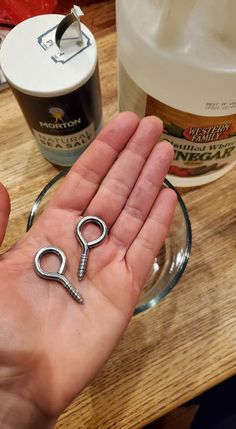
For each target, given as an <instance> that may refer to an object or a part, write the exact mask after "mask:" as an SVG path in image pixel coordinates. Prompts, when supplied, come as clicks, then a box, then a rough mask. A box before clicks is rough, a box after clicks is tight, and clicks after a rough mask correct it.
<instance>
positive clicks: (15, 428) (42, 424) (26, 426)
mask: <svg viewBox="0 0 236 429" xmlns="http://www.w3.org/2000/svg"><path fill="white" fill-rule="evenodd" d="M0 398H1V401H0V427H1V429H32V428H34V429H52V428H53V427H54V425H55V423H56V419H52V418H51V417H48V416H46V415H45V414H44V413H42V412H41V411H40V410H39V409H38V408H37V407H36V406H35V404H34V403H33V402H30V401H28V400H27V399H25V398H23V397H21V396H19V395H16V394H14V393H12V392H8V391H7V392H6V391H5V390H4V391H2V390H0Z"/></svg>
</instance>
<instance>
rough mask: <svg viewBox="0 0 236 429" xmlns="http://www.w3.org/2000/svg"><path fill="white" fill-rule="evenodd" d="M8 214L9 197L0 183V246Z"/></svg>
mask: <svg viewBox="0 0 236 429" xmlns="http://www.w3.org/2000/svg"><path fill="white" fill-rule="evenodd" d="M9 214H10V198H9V194H8V192H7V190H6V188H5V187H4V186H3V185H2V183H0V246H1V244H2V242H3V239H4V236H5V232H6V229H7V224H8V219H9Z"/></svg>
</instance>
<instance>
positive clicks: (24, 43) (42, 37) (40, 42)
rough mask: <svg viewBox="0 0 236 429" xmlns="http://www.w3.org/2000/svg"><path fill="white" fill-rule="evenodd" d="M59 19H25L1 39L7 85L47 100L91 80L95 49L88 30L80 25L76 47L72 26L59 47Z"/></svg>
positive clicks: (56, 17) (46, 17)
mask: <svg viewBox="0 0 236 429" xmlns="http://www.w3.org/2000/svg"><path fill="white" fill-rule="evenodd" d="M63 18H64V16H63V15H58V14H55V15H52V14H50V15H40V16H35V17H32V18H29V19H27V20H25V21H23V22H21V23H20V24H18V25H17V26H16V27H15V28H13V29H12V30H11V31H10V33H9V34H8V35H7V37H6V38H5V40H4V42H3V43H2V46H1V50H0V64H1V67H2V70H3V73H4V75H5V77H6V79H7V80H8V82H9V83H10V84H11V85H12V86H13V87H15V88H16V89H18V90H20V91H21V92H23V93H25V94H30V95H35V96H40V97H49V96H59V95H63V94H66V93H69V92H71V91H73V90H75V89H77V88H79V87H80V86H82V85H83V84H84V83H85V82H87V80H88V79H89V78H90V77H91V76H92V74H93V72H94V70H95V68H96V64H97V48H96V42H95V39H94V37H93V35H92V33H91V32H90V30H89V29H88V28H87V27H86V26H85V25H84V24H81V29H82V35H83V42H82V44H79V43H78V36H77V33H76V29H75V28H73V26H71V27H70V29H68V31H67V32H66V33H65V35H64V37H63V39H62V43H61V46H60V49H59V47H58V46H57V44H56V42H55V33H56V29H57V26H58V24H59V22H60V21H61V20H62V19H63Z"/></svg>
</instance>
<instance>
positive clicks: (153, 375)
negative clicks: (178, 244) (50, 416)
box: [0, 1, 236, 429]
mask: <svg viewBox="0 0 236 429" xmlns="http://www.w3.org/2000/svg"><path fill="white" fill-rule="evenodd" d="M85 12H87V15H85V18H84V22H85V23H86V24H87V25H88V26H89V27H90V29H91V30H92V31H93V32H94V33H95V35H96V37H97V41H98V49H99V55H100V57H99V58H100V74H101V84H102V94H103V102H104V118H105V122H106V121H107V120H108V119H109V118H111V117H112V116H113V115H114V114H115V113H116V111H117V101H116V100H117V91H116V47H115V46H116V35H115V24H114V2H113V1H108V2H104V3H99V4H97V5H94V6H90V7H89V8H85ZM0 130H1V132H0V151H1V152H0V159H1V164H0V165H1V168H0V180H1V181H2V182H3V183H4V184H5V185H6V186H7V188H8V190H9V193H10V196H11V200H12V214H11V218H10V223H9V227H8V231H7V236H6V239H5V242H4V245H3V249H2V250H6V249H7V248H9V246H10V245H11V244H12V243H14V242H15V240H16V239H17V238H19V237H20V236H21V235H22V234H23V233H24V231H25V226H26V221H27V216H28V212H29V210H30V208H31V205H32V202H33V200H34V198H35V196H36V195H37V194H38V193H39V191H40V190H41V188H42V187H43V186H44V185H45V183H46V182H47V181H48V180H49V179H50V178H51V177H53V176H54V175H55V174H56V172H57V170H56V168H55V167H53V166H52V165H50V164H49V163H48V162H47V161H46V160H45V159H43V158H42V157H41V155H40V154H39V152H38V150H37V147H36V144H35V141H34V139H33V137H32V135H31V133H30V131H29V129H28V127H27V125H26V123H25V120H24V118H23V116H22V114H21V112H20V110H19V108H18V106H17V104H16V101H15V100H14V98H13V96H12V94H11V92H10V90H5V91H3V92H2V93H0ZM235 184H236V169H234V170H233V171H231V172H230V173H228V174H227V175H226V176H224V177H223V178H221V179H219V180H217V181H216V182H215V183H212V184H210V185H208V186H205V187H202V188H201V189H194V190H191V191H188V192H186V193H185V194H184V195H183V198H184V201H185V203H186V205H187V207H188V210H189V214H190V218H191V222H192V229H193V247H192V254H191V259H190V262H189V264H188V267H187V270H186V272H185V274H184V276H183V277H182V279H181V281H180V282H179V284H178V285H177V287H176V288H175V289H174V290H173V291H172V292H171V293H170V294H169V295H168V297H167V298H166V299H165V300H164V301H162V302H161V303H160V304H158V306H157V307H156V308H154V309H152V310H150V311H148V312H146V313H143V314H140V315H138V316H135V317H134V318H133V320H132V321H131V323H130V326H129V328H128V330H127V332H126V334H125V335H124V337H123V339H122V340H121V342H120V344H119V346H118V348H117V350H116V352H115V353H114V355H113V357H112V358H111V359H110V361H109V362H108V363H107V365H106V366H105V368H104V369H103V371H102V373H101V374H100V375H99V376H98V377H97V379H96V380H95V381H94V382H93V383H92V384H91V385H90V386H89V387H88V388H87V389H86V390H85V391H84V392H83V394H81V395H80V397H79V398H78V399H76V400H75V401H74V403H73V404H72V405H71V406H70V407H69V408H68V409H67V410H66V411H65V413H64V414H63V415H62V416H61V418H60V420H59V422H58V424H57V429H59V428H60V429H65V428H69V429H79V428H84V429H108V428H119V429H131V428H141V427H143V426H144V425H145V424H147V423H148V422H151V421H153V420H155V419H156V418H158V417H160V416H161V415H164V414H165V413H167V412H168V411H170V410H172V409H173V408H175V407H177V406H179V405H181V404H183V403H184V402H186V401H188V400H190V399H191V398H193V397H195V396H197V395H198V394H200V393H201V392H203V391H205V390H207V389H208V388H210V387H211V386H214V385H215V384H217V383H219V382H221V381H222V380H224V379H226V378H227V377H230V376H232V375H234V374H235V373H236V280H235V276H236V267H235V253H236V244H235V241H236V240H235V232H236V219H235V213H236V192H235Z"/></svg>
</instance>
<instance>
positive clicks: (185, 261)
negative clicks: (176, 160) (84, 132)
mask: <svg viewBox="0 0 236 429" xmlns="http://www.w3.org/2000/svg"><path fill="white" fill-rule="evenodd" d="M69 170H70V168H69V167H66V168H64V169H63V170H61V171H60V172H59V173H58V174H57V175H56V176H54V177H53V178H52V179H51V180H50V181H49V182H48V183H47V184H46V185H45V186H44V188H43V189H42V191H41V192H40V193H39V195H38V196H37V197H36V199H35V201H34V203H33V205H32V208H31V211H30V214H29V217H28V222H27V227H26V231H29V229H30V228H31V227H32V225H33V222H34V218H35V215H36V213H37V210H38V208H39V206H40V204H41V202H42V200H43V198H44V197H45V195H46V194H47V192H48V191H49V190H50V189H51V187H52V186H53V185H54V184H55V183H56V182H57V181H58V180H59V179H60V178H62V177H64V176H65V175H66V174H67V173H68V171H69ZM163 183H164V185H165V186H166V187H167V188H170V189H173V191H175V193H176V195H177V199H178V204H179V206H180V208H181V211H182V213H183V217H184V221H185V231H186V241H185V251H184V257H183V260H182V263H181V265H180V267H179V268H178V271H177V272H176V274H175V276H174V277H173V279H172V280H171V282H170V283H168V284H167V286H166V287H165V288H164V289H163V290H162V291H161V292H160V293H159V294H158V295H157V296H155V297H154V298H152V299H151V300H150V301H148V302H146V303H144V304H141V305H138V306H137V307H136V309H135V311H134V315H136V314H139V313H142V312H143V311H145V310H148V309H150V308H152V307H154V306H155V305H156V304H157V303H158V302H160V301H161V300H162V299H163V298H164V297H165V296H166V295H168V294H169V293H170V291H171V290H172V289H173V288H174V287H175V285H176V284H177V283H178V281H179V280H180V278H181V277H182V275H183V273H184V271H185V268H186V266H187V264H188V261H189V257H190V253H191V247H192V228H191V222H190V218H189V214H188V210H187V207H186V205H185V203H184V201H183V199H182V197H181V196H180V194H179V192H178V191H177V189H176V188H175V187H174V186H173V185H172V183H171V182H170V181H169V180H167V179H165V180H164V182H163Z"/></svg>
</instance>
